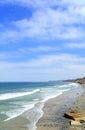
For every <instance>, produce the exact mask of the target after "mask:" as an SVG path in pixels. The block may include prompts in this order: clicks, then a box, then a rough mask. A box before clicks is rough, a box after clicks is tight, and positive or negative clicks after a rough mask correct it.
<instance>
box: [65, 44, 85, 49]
mask: <svg viewBox="0 0 85 130" xmlns="http://www.w3.org/2000/svg"><path fill="white" fill-rule="evenodd" d="M66 46H67V47H69V48H73V49H75V48H78V49H85V43H68V44H67V45H66Z"/></svg>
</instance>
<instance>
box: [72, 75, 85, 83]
mask: <svg viewBox="0 0 85 130" xmlns="http://www.w3.org/2000/svg"><path fill="white" fill-rule="evenodd" d="M74 82H77V83H80V84H85V77H84V78H80V79H76V80H74Z"/></svg>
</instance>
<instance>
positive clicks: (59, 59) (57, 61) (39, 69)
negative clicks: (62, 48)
mask: <svg viewBox="0 0 85 130" xmlns="http://www.w3.org/2000/svg"><path fill="white" fill-rule="evenodd" d="M0 72H1V74H2V77H3V72H4V76H5V77H4V79H7V80H12V79H15V78H14V77H16V79H15V80H18V81H19V80H21V79H23V75H24V76H25V78H24V80H29V81H30V80H32V77H33V79H35V80H42V79H43V80H47V79H48V80H49V79H55V80H57V79H61V78H62V79H65V78H68V75H69V77H70V78H72V77H78V76H82V75H84V73H85V58H84V57H83V58H82V57H79V56H77V55H71V54H59V55H44V56H39V57H38V58H37V59H32V60H30V61H26V62H16V63H13V62H1V61H0ZM17 73H18V75H17ZM10 74H11V78H9V77H10V76H9V77H8V78H7V75H10ZM35 74H36V75H35ZM65 74H66V75H65ZM45 78H46V79H45Z"/></svg>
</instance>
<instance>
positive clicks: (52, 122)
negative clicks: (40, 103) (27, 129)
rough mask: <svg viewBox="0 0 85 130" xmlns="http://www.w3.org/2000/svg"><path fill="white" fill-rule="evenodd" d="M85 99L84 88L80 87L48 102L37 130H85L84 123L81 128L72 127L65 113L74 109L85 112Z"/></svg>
mask: <svg viewBox="0 0 85 130" xmlns="http://www.w3.org/2000/svg"><path fill="white" fill-rule="evenodd" d="M82 93H83V94H82ZM84 99H85V93H84V88H82V87H80V88H78V89H75V90H73V91H69V92H64V93H63V94H62V95H60V96H58V97H56V98H53V99H51V100H48V101H47V102H46V103H45V105H44V108H43V112H44V113H43V116H42V117H41V118H40V119H39V121H38V123H37V129H36V130H85V128H84V123H83V125H82V126H80V127H76V126H75V127H71V126H70V123H69V121H70V120H69V119H67V118H65V117H64V112H66V111H69V110H70V109H72V108H74V109H75V108H78V109H80V110H84V109H85V102H84Z"/></svg>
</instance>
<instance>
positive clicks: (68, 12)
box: [0, 0, 85, 42]
mask: <svg viewBox="0 0 85 130" xmlns="http://www.w3.org/2000/svg"><path fill="white" fill-rule="evenodd" d="M1 2H2V1H1ZM4 3H12V4H18V5H21V3H22V5H24V6H25V5H26V6H27V5H28V6H30V5H31V6H32V8H35V6H36V10H35V11H34V12H33V14H32V17H31V18H30V19H27V18H24V19H22V20H17V21H14V22H10V23H9V24H11V27H12V29H8V30H7V29H5V31H4V32H0V35H1V40H3V41H4V40H5V41H9V42H10V41H17V40H19V39H23V38H30V37H31V38H37V39H59V38H60V39H82V38H84V37H85V34H84V29H83V25H82V24H85V22H84V21H85V13H84V12H85V4H84V3H83V2H81V1H80V0H77V1H76V0H75V1H73V2H71V1H68V0H61V1H58V0H54V1H53V2H52V1H50V0H47V1H45V0H44V1H42V0H39V1H37V0H33V1H31V0H29V1H26V0H21V1H20V0H14V1H10V0H5V1H4ZM8 34H9V35H8ZM9 39H10V40H9Z"/></svg>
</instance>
